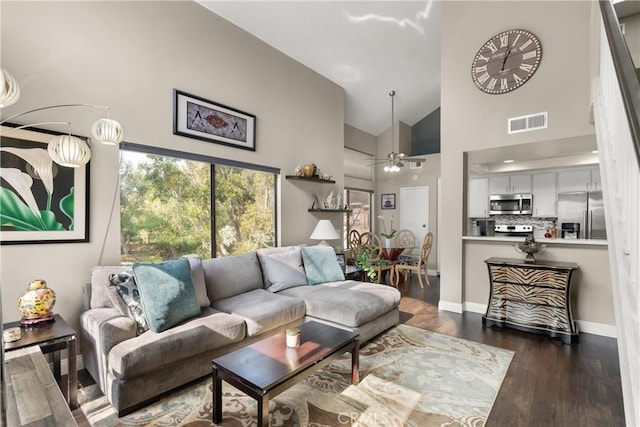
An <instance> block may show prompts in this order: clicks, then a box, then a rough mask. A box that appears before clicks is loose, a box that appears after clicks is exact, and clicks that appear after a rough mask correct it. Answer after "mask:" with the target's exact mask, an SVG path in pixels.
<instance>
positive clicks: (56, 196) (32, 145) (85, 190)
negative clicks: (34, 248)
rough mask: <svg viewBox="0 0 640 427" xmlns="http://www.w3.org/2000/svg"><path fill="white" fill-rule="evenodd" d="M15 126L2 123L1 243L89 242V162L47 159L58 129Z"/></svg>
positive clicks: (0, 173) (0, 165)
mask: <svg viewBox="0 0 640 427" xmlns="http://www.w3.org/2000/svg"><path fill="white" fill-rule="evenodd" d="M15 128H16V125H10V124H5V125H2V126H0V133H2V144H1V146H0V177H1V178H2V179H0V215H1V217H2V225H1V233H0V244H1V245H20V244H42V243H86V242H88V241H89V177H90V171H89V163H87V164H86V165H84V166H81V167H78V168H70V167H64V166H60V165H58V164H57V163H55V162H53V160H51V157H50V156H49V154H48V152H47V145H48V143H49V141H50V140H51V139H52V137H54V136H56V135H61V133H59V132H53V131H48V130H44V129H37V128H32V127H30V128H25V129H15ZM76 136H77V135H76ZM78 138H82V139H86V138H83V137H81V136H78Z"/></svg>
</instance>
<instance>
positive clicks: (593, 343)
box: [399, 275, 625, 427]
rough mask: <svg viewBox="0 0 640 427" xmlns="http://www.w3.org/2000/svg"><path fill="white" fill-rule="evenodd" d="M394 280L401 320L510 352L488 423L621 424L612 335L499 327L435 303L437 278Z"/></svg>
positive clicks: (598, 426)
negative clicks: (423, 282)
mask: <svg viewBox="0 0 640 427" xmlns="http://www.w3.org/2000/svg"><path fill="white" fill-rule="evenodd" d="M413 277H414V279H413V280H411V281H410V282H409V283H406V284H402V285H400V286H399V289H400V291H401V292H402V300H401V301H400V312H401V313H400V321H401V322H402V323H405V324H407V325H411V326H415V327H418V328H422V329H428V330H431V331H435V332H440V333H442V334H446V335H451V336H456V337H460V338H464V339H467V340H470V341H475V342H480V343H484V344H488V345H492V346H495V347H500V348H504V349H508V350H512V351H514V352H515V355H514V357H513V360H512V362H511V366H510V367H509V371H508V372H507V375H506V377H505V379H504V382H503V383H502V387H501V388H500V392H499V393H498V396H497V397H496V401H495V403H494V405H493V409H492V411H491V414H490V415H489V419H488V421H487V425H488V426H549V427H550V426H553V427H561V426H567V427H575V426H580V427H588V426H593V427H603V426H624V425H625V421H624V408H623V403H622V386H621V385H620V365H619V362H618V349H617V341H616V340H615V339H614V338H607V337H602V336H598V335H592V334H584V333H581V334H580V342H579V344H574V345H566V344H563V343H562V341H561V340H560V339H558V338H548V337H545V336H543V335H537V334H530V333H527V332H520V331H516V330H512V329H506V328H504V329H503V328H497V327H492V328H484V327H483V326H482V315H480V314H477V313H469V312H466V313H463V314H457V313H451V312H448V311H438V301H439V300H440V286H439V281H438V278H437V277H431V276H430V277H429V279H430V281H431V286H430V287H425V289H421V288H420V285H419V284H418V282H417V280H415V275H414V276H413Z"/></svg>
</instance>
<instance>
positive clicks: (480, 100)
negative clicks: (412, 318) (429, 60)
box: [440, 1, 594, 306]
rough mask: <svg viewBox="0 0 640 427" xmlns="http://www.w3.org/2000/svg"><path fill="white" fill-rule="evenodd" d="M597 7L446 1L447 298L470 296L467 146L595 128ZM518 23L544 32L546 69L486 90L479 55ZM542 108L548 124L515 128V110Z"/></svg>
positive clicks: (444, 179)
mask: <svg viewBox="0 0 640 427" xmlns="http://www.w3.org/2000/svg"><path fill="white" fill-rule="evenodd" d="M590 13H591V9H590V2H588V1H572V2H553V1H539V2H535V1H528V2H484V1H483V2H470V1H465V2H463V1H460V2H443V4H442V73H441V74H442V98H441V101H442V102H441V125H442V127H441V138H442V143H441V148H442V152H441V156H442V164H441V170H442V212H443V216H444V218H442V223H441V232H442V236H441V245H440V248H441V256H440V260H441V281H440V285H441V289H440V295H441V303H442V302H445V303H450V304H451V305H458V306H461V304H462V303H463V302H464V301H465V298H464V285H465V284H464V280H465V267H464V265H465V251H464V245H463V241H462V238H461V237H462V235H463V233H464V229H465V224H466V221H465V218H464V200H465V182H466V177H465V174H466V170H467V169H466V165H465V160H464V153H465V152H468V151H473V150H477V149H483V148H491V147H501V146H508V145H514V144H525V143H531V142H538V141H545V140H554V139H561V138H569V137H576V136H582V135H592V134H593V133H594V128H593V125H592V124H591V123H589V109H590V72H589V70H590V59H591V58H590V55H591V53H590V51H589V48H590V44H589V43H588V41H589V40H590V32H589V31H590V22H591V21H590V18H591V15H590ZM568 23H570V25H568ZM516 28H522V29H526V30H528V31H531V32H533V33H534V34H535V35H537V36H538V38H539V39H540V41H541V43H542V62H541V64H540V67H539V68H538V71H537V72H536V74H535V75H534V76H533V77H532V78H531V80H529V81H528V82H527V83H526V84H524V85H523V86H522V87H520V88H519V89H516V90H515V91H513V92H509V93H506V94H502V95H488V94H485V93H483V92H481V91H480V90H478V89H477V88H476V87H475V85H474V84H473V82H472V80H471V72H470V71H471V62H472V60H473V57H474V55H475V54H476V52H477V51H478V49H479V48H480V47H481V46H482V45H483V44H484V43H485V42H486V41H487V40H488V39H489V38H491V37H492V36H493V35H495V34H497V33H499V32H501V31H504V30H509V29H516ZM542 111H548V112H549V128H548V129H544V130H539V131H533V132H525V133H521V134H514V135H507V132H506V128H507V119H508V118H509V117H515V116H521V115H525V114H530V113H537V112H542ZM488 255H489V256H490V255H491V254H488ZM477 261H478V262H479V263H482V261H483V259H479V260H477ZM566 261H574V262H578V263H580V260H579V259H566Z"/></svg>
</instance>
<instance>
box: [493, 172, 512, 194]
mask: <svg viewBox="0 0 640 427" xmlns="http://www.w3.org/2000/svg"><path fill="white" fill-rule="evenodd" d="M510 187H511V179H510V178H509V175H496V176H492V177H489V194H508V193H510V191H509V188H510Z"/></svg>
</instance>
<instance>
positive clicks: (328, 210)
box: [308, 209, 351, 213]
mask: <svg viewBox="0 0 640 427" xmlns="http://www.w3.org/2000/svg"><path fill="white" fill-rule="evenodd" d="M308 211H309V212H325V213H331V212H341V213H348V212H351V209H308Z"/></svg>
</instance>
